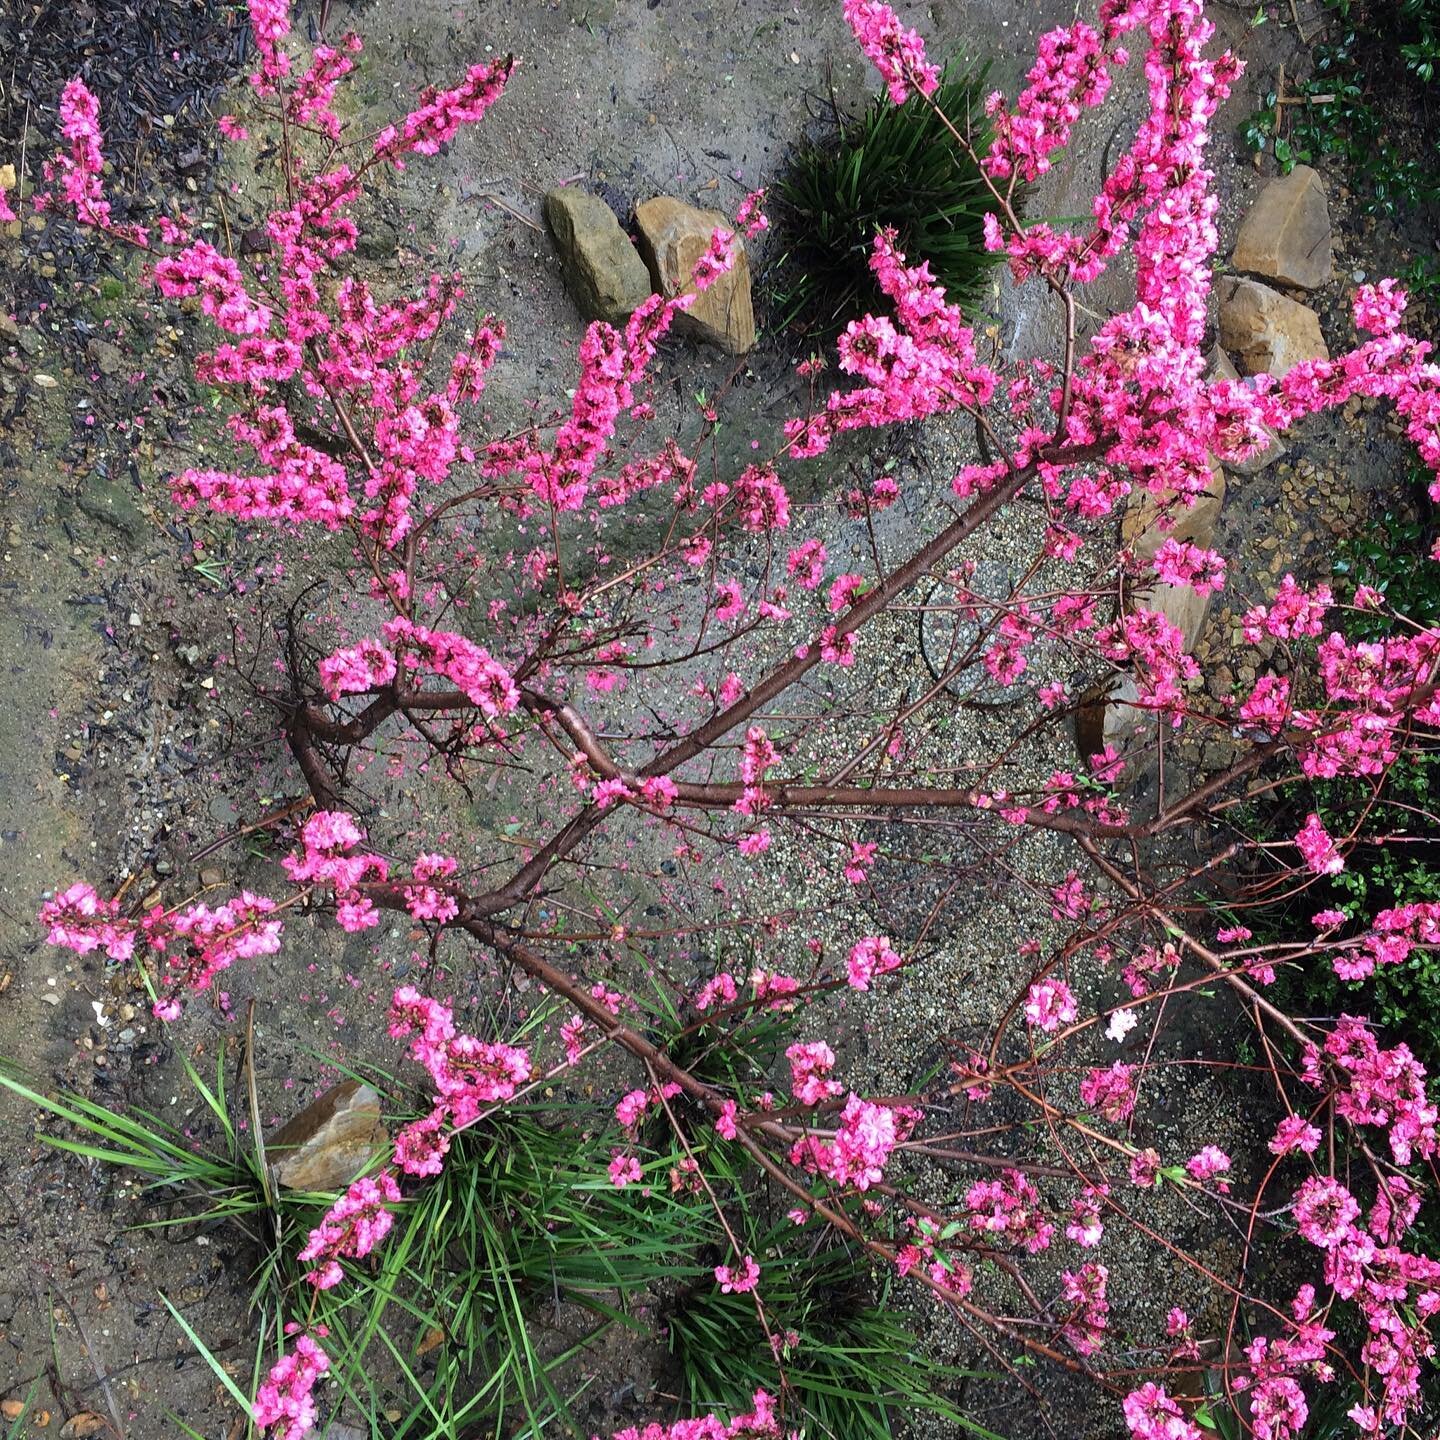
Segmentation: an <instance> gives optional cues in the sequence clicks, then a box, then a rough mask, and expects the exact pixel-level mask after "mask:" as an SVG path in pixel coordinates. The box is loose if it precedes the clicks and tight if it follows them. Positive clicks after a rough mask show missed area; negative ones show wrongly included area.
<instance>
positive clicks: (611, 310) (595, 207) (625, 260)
mask: <svg viewBox="0 0 1440 1440" xmlns="http://www.w3.org/2000/svg"><path fill="white" fill-rule="evenodd" d="M545 221H546V224H548V225H549V226H550V233H551V234H552V235H553V236H554V237H555V245H556V248H557V249H558V250H559V251H560V260H561V264H562V265H563V266H564V269H565V284H566V287H567V288H568V289H569V291H570V295H571V297H572V298H573V299H574V301H575V304H576V305H577V306H578V307H579V309H580V313H581V314H582V315H584V317H585V318H586V319H587V320H606V321H608V322H609V323H610V324H611V325H623V324H624V323H625V321H626V320H628V319H629V318H630V313H631V311H633V310H634V309H635V308H636V307H637V306H639V305H642V304H644V302H645V301H646V300H648V299H649V298H650V272H649V271H648V270H646V268H645V262H644V261H643V260H642V259H641V258H640V256H639V254H638V253H637V251H636V249H635V247H634V246H633V245H632V244H631V243H630V237H629V236H628V235H627V234H626V233H625V232H624V231H623V230H622V229H621V228H620V222H619V221H618V220H617V219H616V218H615V212H614V211H613V210H612V209H611V208H610V207H609V206H608V205H607V204H606V203H605V202H604V201H603V200H602V199H601V198H600V197H599V196H598V195H591V194H588V193H587V192H586V191H584V190H577V189H576V188H575V187H574V186H571V185H562V186H561V187H560V188H559V189H557V190H552V191H551V192H550V193H549V194H548V195H547V196H546V197H545Z"/></svg>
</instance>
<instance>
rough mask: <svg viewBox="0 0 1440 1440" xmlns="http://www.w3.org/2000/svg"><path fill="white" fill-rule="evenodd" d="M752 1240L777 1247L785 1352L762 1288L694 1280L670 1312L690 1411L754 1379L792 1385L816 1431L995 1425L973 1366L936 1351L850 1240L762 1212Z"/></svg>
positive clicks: (773, 1254)
mask: <svg viewBox="0 0 1440 1440" xmlns="http://www.w3.org/2000/svg"><path fill="white" fill-rule="evenodd" d="M747 1249H749V1250H751V1251H753V1253H754V1254H756V1255H763V1256H765V1257H767V1264H766V1267H765V1280H766V1285H765V1295H764V1304H765V1317H766V1320H767V1322H768V1324H769V1325H770V1328H771V1333H772V1335H774V1336H775V1337H776V1339H777V1341H778V1345H779V1353H778V1355H777V1354H774V1353H771V1352H770V1351H769V1350H767V1348H766V1346H765V1344H764V1342H763V1340H761V1339H760V1338H759V1337H758V1336H757V1335H756V1314H755V1300H754V1296H752V1295H744V1294H736V1293H735V1292H733V1291H730V1292H728V1293H727V1292H724V1291H722V1290H720V1289H718V1288H716V1287H715V1286H714V1285H703V1284H702V1285H697V1286H694V1287H687V1288H686V1289H685V1290H684V1291H682V1293H681V1294H680V1295H679V1297H678V1298H677V1300H676V1302H675V1304H674V1305H673V1306H672V1307H671V1308H670V1309H669V1311H668V1312H667V1313H666V1317H665V1324H666V1339H667V1341H668V1343H669V1346H670V1354H671V1357H672V1359H673V1361H674V1364H675V1369H676V1375H677V1380H678V1385H679V1389H680V1392H681V1398H682V1406H681V1408H682V1410H683V1411H684V1412H685V1413H687V1414H702V1413H704V1412H706V1411H709V1410H712V1409H718V1410H722V1411H724V1410H738V1409H740V1408H742V1407H743V1406H744V1405H745V1403H746V1402H747V1400H748V1398H749V1397H750V1396H751V1395H753V1394H754V1392H755V1391H756V1390H764V1391H766V1392H767V1393H769V1394H777V1393H780V1392H781V1391H782V1389H783V1390H784V1391H785V1392H786V1393H787V1394H788V1395H789V1396H790V1397H791V1400H792V1402H793V1404H794V1407H795V1411H796V1413H797V1414H803V1415H804V1416H805V1419H806V1422H807V1430H806V1434H807V1435H813V1436H814V1437H816V1440H890V1437H892V1436H893V1435H894V1434H895V1433H896V1427H897V1424H899V1425H901V1426H902V1433H903V1429H904V1428H908V1427H909V1425H910V1424H912V1423H913V1421H914V1420H915V1419H916V1418H917V1417H918V1416H920V1415H928V1416H933V1417H935V1418H936V1419H938V1420H941V1421H944V1422H946V1423H947V1424H949V1425H952V1426H955V1427H957V1429H956V1431H955V1432H954V1433H957V1434H958V1433H962V1432H963V1433H965V1434H968V1435H980V1436H985V1435H989V1434H990V1433H991V1432H990V1431H988V1430H986V1429H984V1427H982V1426H980V1425H977V1424H976V1423H975V1422H974V1421H973V1420H970V1419H969V1418H967V1417H966V1416H965V1414H964V1413H963V1412H962V1410H961V1409H960V1406H961V1404H962V1403H963V1401H964V1396H965V1385H966V1383H967V1381H968V1380H969V1379H970V1378H971V1375H972V1372H970V1371H967V1370H961V1369H958V1368H956V1367H954V1366H948V1365H943V1364H940V1363H939V1362H938V1361H936V1360H934V1359H933V1358H931V1357H929V1356H927V1355H926V1354H925V1353H924V1352H923V1351H922V1350H921V1348H920V1344H919V1341H918V1338H917V1336H916V1334H915V1332H914V1328H913V1322H912V1321H911V1319H910V1317H909V1316H908V1315H907V1313H906V1311H905V1310H904V1309H902V1308H900V1307H898V1306H896V1305H895V1304H894V1303H893V1300H892V1297H891V1293H890V1292H891V1285H890V1281H889V1278H888V1277H883V1278H882V1277H878V1276H872V1275H871V1274H870V1273H869V1270H868V1267H866V1266H865V1264H864V1262H863V1261H861V1260H858V1259H857V1257H856V1256H855V1254H854V1253H852V1252H851V1251H850V1250H849V1249H848V1248H847V1247H846V1246H845V1245H844V1244H843V1243H839V1242H837V1241H835V1240H834V1239H831V1238H826V1237H821V1238H819V1239H818V1240H817V1239H816V1237H815V1236H814V1235H813V1234H810V1233H809V1232H807V1231H806V1230H797V1229H796V1227H795V1226H794V1225H793V1224H792V1223H791V1221H790V1220H788V1219H782V1220H781V1221H780V1222H779V1223H778V1224H776V1225H773V1226H771V1227H769V1228H766V1227H765V1225H764V1224H763V1222H762V1223H761V1224H759V1225H758V1226H757V1227H756V1230H755V1231H754V1233H753V1234H752V1235H751V1237H750V1238H749V1240H748V1241H747Z"/></svg>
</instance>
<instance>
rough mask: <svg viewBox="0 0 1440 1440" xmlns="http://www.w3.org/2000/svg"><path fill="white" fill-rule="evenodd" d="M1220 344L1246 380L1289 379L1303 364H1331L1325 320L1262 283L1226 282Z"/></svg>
mask: <svg viewBox="0 0 1440 1440" xmlns="http://www.w3.org/2000/svg"><path fill="white" fill-rule="evenodd" d="M1219 294H1220V344H1221V345H1222V346H1223V347H1224V349H1225V350H1226V351H1227V352H1228V353H1229V354H1230V355H1231V356H1233V357H1234V360H1235V364H1236V365H1237V366H1238V368H1239V370H1240V372H1241V373H1242V374H1244V375H1259V374H1262V373H1264V374H1268V375H1276V376H1279V375H1284V374H1285V373H1286V372H1287V371H1289V370H1291V369H1293V368H1294V367H1295V366H1296V365H1298V364H1299V363H1300V362H1301V361H1302V360H1328V359H1329V358H1330V351H1329V350H1328V349H1326V347H1325V337H1324V336H1323V335H1322V334H1321V333H1320V318H1319V316H1317V315H1316V314H1315V312H1314V311H1313V310H1312V309H1311V308H1310V307H1309V306H1308V305H1302V304H1300V302H1299V301H1298V300H1290V299H1287V298H1286V297H1285V296H1284V295H1282V294H1281V293H1280V292H1279V291H1278V290H1272V289H1271V288H1270V287H1269V286H1268V285H1262V284H1261V283H1260V282H1259V281H1258V280H1238V279H1236V278H1235V277H1233V276H1227V277H1225V278H1224V279H1222V280H1221V282H1220V286H1219Z"/></svg>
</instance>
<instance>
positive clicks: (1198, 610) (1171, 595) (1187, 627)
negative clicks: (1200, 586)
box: [1130, 580, 1210, 655]
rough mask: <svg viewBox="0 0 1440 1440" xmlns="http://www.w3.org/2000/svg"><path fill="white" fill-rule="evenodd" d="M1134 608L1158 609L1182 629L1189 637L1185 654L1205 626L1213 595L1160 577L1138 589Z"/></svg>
mask: <svg viewBox="0 0 1440 1440" xmlns="http://www.w3.org/2000/svg"><path fill="white" fill-rule="evenodd" d="M1130 608H1131V609H1132V610H1155V611H1158V612H1159V613H1160V614H1161V615H1163V616H1164V617H1165V618H1166V619H1167V620H1169V621H1170V623H1171V624H1172V625H1176V626H1178V627H1179V629H1180V633H1181V634H1182V635H1184V637H1185V653H1186V654H1187V655H1189V654H1190V653H1191V652H1192V651H1193V650H1194V649H1195V644H1196V642H1197V641H1198V640H1199V639H1200V634H1201V632H1202V631H1203V630H1204V629H1205V616H1206V615H1207V614H1208V612H1209V610H1210V595H1209V593H1208V592H1207V593H1206V594H1204V595H1202V594H1200V592H1199V591H1198V590H1196V589H1195V588H1194V587H1193V586H1190V585H1167V584H1166V583H1165V582H1164V581H1163V580H1157V581H1156V582H1155V583H1154V584H1153V585H1147V586H1146V587H1145V589H1143V590H1136V591H1134V592H1133V593H1132V595H1131V598H1130Z"/></svg>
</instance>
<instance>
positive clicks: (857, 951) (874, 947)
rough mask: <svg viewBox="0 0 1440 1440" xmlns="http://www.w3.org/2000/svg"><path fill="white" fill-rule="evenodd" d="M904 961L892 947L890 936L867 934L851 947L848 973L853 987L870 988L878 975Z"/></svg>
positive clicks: (886, 972)
mask: <svg viewBox="0 0 1440 1440" xmlns="http://www.w3.org/2000/svg"><path fill="white" fill-rule="evenodd" d="M902 963H903V961H902V960H901V958H900V955H899V953H898V952H897V951H895V950H894V949H892V948H891V945H890V940H889V937H888V936H885V935H867V936H865V938H864V939H863V940H857V941H856V942H855V944H854V945H853V946H852V947H851V950H850V959H849V961H848V962H847V965H846V975H847V978H848V979H849V982H850V985H851V988H852V989H855V990H868V989H869V988H870V982H871V981H872V980H873V979H875V977H876V976H877V975H886V974H888V973H889V972H890V971H891V970H895V969H897V968H898V967H899V966H900V965H901V964H902Z"/></svg>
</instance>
